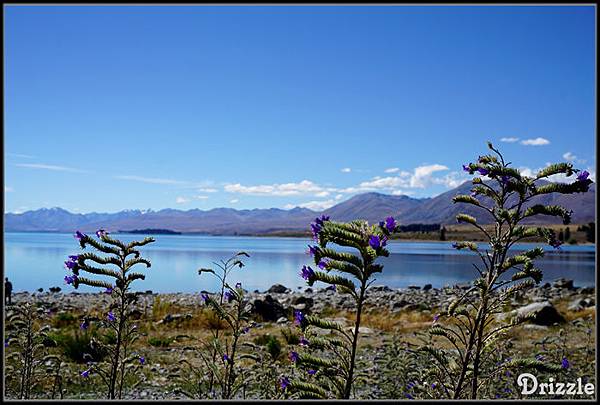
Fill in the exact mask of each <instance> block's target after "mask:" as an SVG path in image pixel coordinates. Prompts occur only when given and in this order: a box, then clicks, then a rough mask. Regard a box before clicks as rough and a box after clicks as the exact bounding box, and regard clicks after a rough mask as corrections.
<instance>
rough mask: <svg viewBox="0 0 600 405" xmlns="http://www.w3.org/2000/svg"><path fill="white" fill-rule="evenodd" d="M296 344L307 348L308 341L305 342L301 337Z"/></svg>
mask: <svg viewBox="0 0 600 405" xmlns="http://www.w3.org/2000/svg"><path fill="white" fill-rule="evenodd" d="M298 344H299V345H300V346H308V344H309V342H308V340H307V339H306V338H305V337H304V336H302V337H301V338H300V342H298Z"/></svg>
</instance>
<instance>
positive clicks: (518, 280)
mask: <svg viewBox="0 0 600 405" xmlns="http://www.w3.org/2000/svg"><path fill="white" fill-rule="evenodd" d="M488 147H489V149H490V150H491V153H490V154H488V155H485V156H480V157H479V159H478V160H477V162H476V163H469V164H466V165H463V169H464V170H465V171H467V172H468V173H469V174H471V175H472V174H474V173H475V172H478V173H479V174H480V175H481V177H476V178H474V179H473V188H472V189H471V194H470V195H457V196H455V197H454V199H453V201H454V203H463V204H468V205H469V206H471V207H472V208H473V209H474V210H479V211H481V212H482V213H483V214H484V215H488V216H489V217H491V218H492V220H493V228H486V227H485V226H482V225H480V224H479V223H478V221H477V219H476V218H475V217H473V216H471V215H468V214H465V213H461V214H459V215H457V217H456V218H457V220H458V222H461V223H467V224H470V225H471V226H473V227H475V228H476V229H478V230H479V231H480V232H481V233H482V234H483V235H485V238H486V239H487V240H488V241H489V250H487V249H486V250H484V249H481V248H480V247H479V246H478V245H477V244H475V243H473V242H457V243H455V244H454V245H453V246H454V247H455V248H456V249H458V250H469V251H471V252H474V253H475V254H477V255H478V256H479V258H480V259H481V265H479V266H478V265H476V264H474V267H475V269H476V270H477V272H478V275H479V277H477V278H476V279H475V281H474V282H473V285H472V287H471V288H470V289H468V290H467V291H466V292H464V293H462V294H461V295H460V296H459V297H458V298H457V299H456V300H454V301H453V302H452V303H451V304H450V305H449V306H448V308H447V310H446V311H445V312H443V313H441V314H438V315H436V316H435V317H434V325H433V326H432V327H431V329H430V330H429V333H430V334H431V335H432V336H437V337H439V338H441V339H443V340H445V341H446V342H447V345H449V346H450V347H451V348H452V349H453V350H442V349H437V348H435V347H433V346H425V347H423V348H422V349H421V350H422V351H424V352H425V353H427V354H428V355H430V358H431V359H432V361H433V364H435V367H434V368H433V369H431V370H430V374H429V375H428V378H433V379H434V380H436V381H434V383H436V384H438V390H439V392H440V393H441V394H442V395H445V396H449V397H451V398H454V399H458V398H471V399H475V398H477V397H478V392H479V390H480V388H481V387H482V385H484V384H487V383H489V382H491V381H493V379H495V378H496V377H497V376H498V375H499V373H502V372H505V370H507V369H509V368H536V369H539V370H547V369H556V366H555V365H554V366H553V365H550V364H547V363H545V362H542V361H539V360H537V359H511V361H504V362H500V364H497V363H498V361H497V359H496V358H495V352H496V345H498V344H501V342H502V341H503V339H504V338H505V337H506V336H507V333H508V331H510V329H511V328H514V327H515V326H517V325H519V324H521V323H523V322H525V321H527V320H529V319H530V318H531V316H533V315H534V314H525V315H522V316H517V315H515V316H513V317H510V318H504V320H503V321H501V320H499V319H498V318H499V317H498V315H499V314H501V313H502V312H503V307H504V306H505V305H506V304H507V303H508V302H509V300H510V299H511V298H513V297H514V296H515V295H516V294H518V293H519V292H522V291H524V290H526V289H528V288H530V287H532V286H533V285H534V283H539V282H540V281H541V280H542V272H541V270H540V269H538V268H536V267H534V260H535V259H537V258H539V257H541V256H542V255H543V254H544V250H543V249H542V248H541V247H536V248H534V249H530V250H527V251H525V252H522V253H519V254H514V255H511V254H510V252H509V249H510V248H511V247H513V246H514V244H515V243H517V242H519V241H522V240H524V239H527V238H531V237H542V238H544V239H545V240H547V242H548V243H549V244H550V245H551V246H552V247H554V248H556V249H558V248H559V247H560V244H561V242H560V241H558V240H557V238H556V236H555V233H554V231H553V230H551V229H549V228H545V227H526V226H523V225H522V224H521V223H522V222H523V221H524V220H526V219H531V218H534V217H536V216H538V215H548V216H554V217H559V218H561V219H562V222H563V223H564V224H568V223H569V222H570V218H571V212H570V211H568V210H566V209H565V208H564V207H561V206H557V205H543V204H539V203H537V204H536V203H535V201H534V199H535V198H536V197H538V196H543V195H547V194H551V193H560V194H571V193H580V192H586V191H587V190H588V188H589V186H590V184H591V183H592V181H591V180H589V179H588V177H589V173H588V172H586V171H579V170H577V169H574V168H573V166H572V164H571V163H558V164H553V165H550V166H548V167H546V168H545V169H542V170H540V171H539V172H538V173H537V174H536V175H535V176H534V177H528V176H525V175H523V174H522V173H520V172H519V170H517V169H514V168H512V167H510V163H509V162H505V160H504V157H503V156H502V154H501V153H500V152H499V151H498V150H497V149H495V148H494V146H493V145H492V144H491V143H489V142H488ZM573 174H577V177H576V179H575V181H573V182H570V183H558V182H552V181H548V180H549V179H551V176H557V175H558V176H566V177H567V178H568V177H570V176H572V175H573ZM485 178H487V179H488V180H485V181H484V179H485ZM515 313H518V312H515Z"/></svg>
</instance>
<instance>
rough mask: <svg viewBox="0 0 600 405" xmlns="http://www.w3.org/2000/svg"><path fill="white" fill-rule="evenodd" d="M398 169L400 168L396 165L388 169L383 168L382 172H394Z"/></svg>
mask: <svg viewBox="0 0 600 405" xmlns="http://www.w3.org/2000/svg"><path fill="white" fill-rule="evenodd" d="M398 171H400V169H399V168H397V167H390V168H389V169H385V170H384V172H386V173H396V172H398Z"/></svg>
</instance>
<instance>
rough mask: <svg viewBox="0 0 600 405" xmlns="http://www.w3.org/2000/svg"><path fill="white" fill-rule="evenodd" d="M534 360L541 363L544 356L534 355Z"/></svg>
mask: <svg viewBox="0 0 600 405" xmlns="http://www.w3.org/2000/svg"><path fill="white" fill-rule="evenodd" d="M535 359H536V360H537V361H542V360H544V356H542V355H541V354H536V355H535Z"/></svg>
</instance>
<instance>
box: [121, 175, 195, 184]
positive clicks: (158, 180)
mask: <svg viewBox="0 0 600 405" xmlns="http://www.w3.org/2000/svg"><path fill="white" fill-rule="evenodd" d="M115 178H116V179H120V180H133V181H139V182H142V183H151V184H186V183H187V182H185V181H181V180H173V179H161V178H157V177H142V176H115Z"/></svg>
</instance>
